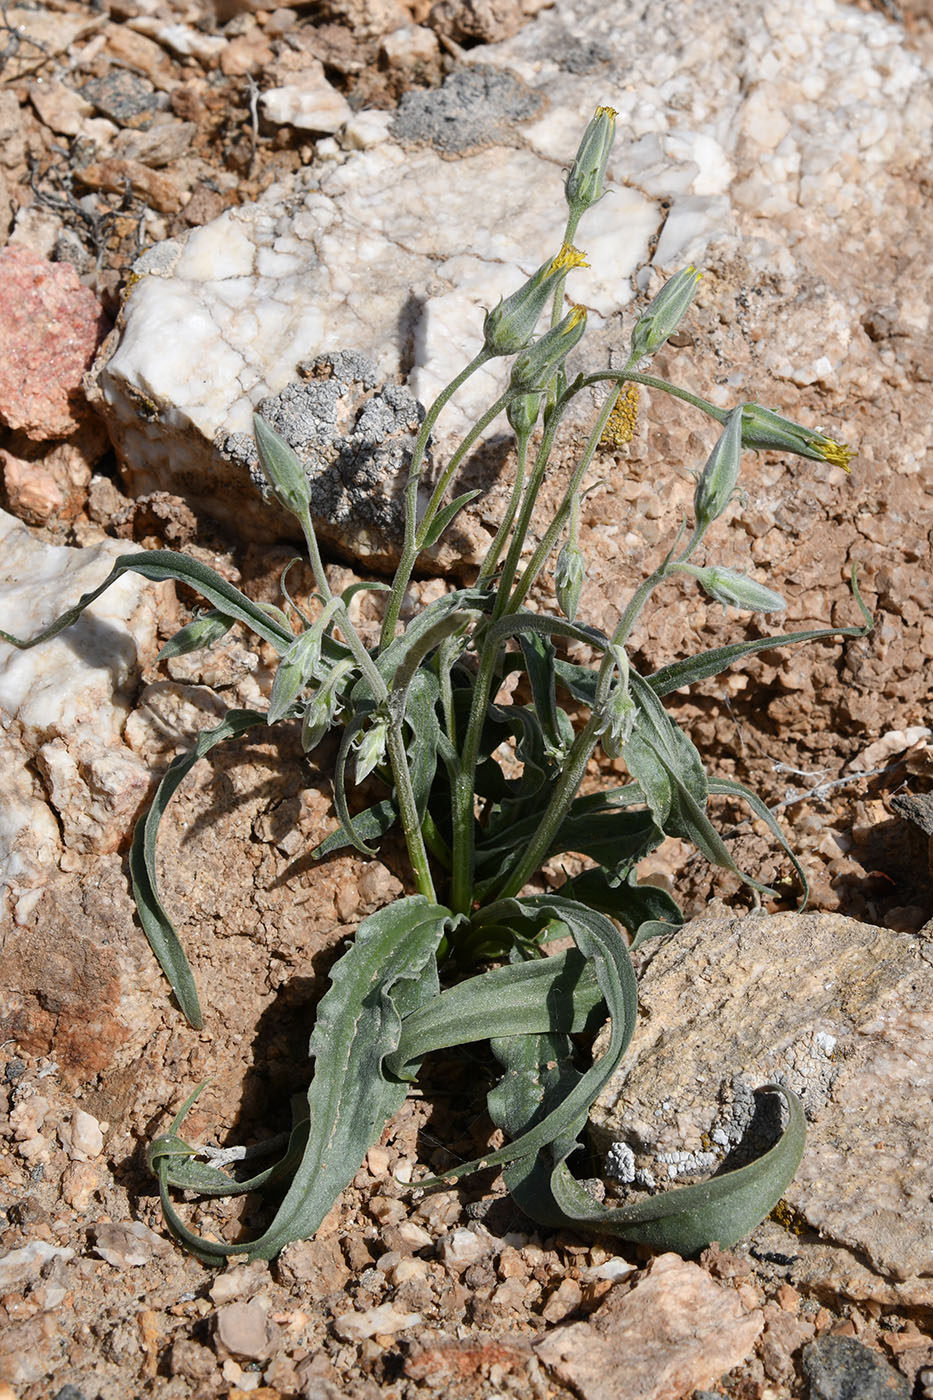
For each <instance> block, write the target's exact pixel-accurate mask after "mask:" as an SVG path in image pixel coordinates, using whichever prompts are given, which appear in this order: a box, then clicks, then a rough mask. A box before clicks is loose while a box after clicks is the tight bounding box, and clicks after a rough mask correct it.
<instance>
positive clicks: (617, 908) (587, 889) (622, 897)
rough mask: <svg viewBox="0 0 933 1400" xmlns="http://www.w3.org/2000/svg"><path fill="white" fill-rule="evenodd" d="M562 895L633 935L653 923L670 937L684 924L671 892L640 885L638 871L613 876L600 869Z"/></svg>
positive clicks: (566, 887)
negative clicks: (606, 916) (674, 930)
mask: <svg viewBox="0 0 933 1400" xmlns="http://www.w3.org/2000/svg"><path fill="white" fill-rule="evenodd" d="M558 894H560V895H562V896H563V897H564V898H565V899H576V900H579V901H580V903H581V904H585V905H586V906H587V908H589V909H599V910H600V912H601V913H603V914H608V915H609V916H610V918H613V919H618V921H619V923H620V924H622V926H623V927H624V928H626V929H628V931H629V933H630V934H632V935H635V934H637V933H638V932H639V930H640V929H641V928H642V926H643V925H644V924H645V923H646V922H649V921H650V922H658V923H660V924H662V925H663V926H664V928H665V930H666V931H667V932H668V933H670V932H672V930H673V929H675V928H678V927H679V926H680V925H681V924H682V923H683V921H684V916H683V913H682V911H681V909H680V907H679V905H678V904H677V901H676V900H674V899H672V898H671V896H670V895H669V894H668V893H667V890H662V889H659V888H658V886H657V885H640V884H639V883H638V881H637V879H636V877H635V871H634V870H628V871H627V872H624V873H623V872H613V873H610V872H609V871H607V870H605V869H604V868H603V867H602V866H601V865H597V866H595V867H594V868H593V869H592V870H584V871H583V873H582V875H576V876H575V877H574V878H573V879H572V880H568V881H567V882H566V884H563V885H561V887H560V889H559V890H558ZM643 941H644V939H642V942H643Z"/></svg>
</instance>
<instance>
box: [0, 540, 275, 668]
mask: <svg viewBox="0 0 933 1400" xmlns="http://www.w3.org/2000/svg"><path fill="white" fill-rule="evenodd" d="M128 572H132V573H136V574H141V575H142V577H143V578H147V579H149V580H150V582H152V583H166V582H168V581H169V580H174V581H175V582H176V583H186V584H188V586H189V587H190V588H193V589H195V590H196V591H197V592H198V593H200V594H201V596H202V597H203V598H206V599H207V601H208V602H209V603H213V605H214V607H215V608H216V609H217V610H218V612H221V613H223V615H224V616H225V617H231V618H233V619H235V620H236V621H237V622H245V623H246V625H247V627H251V628H252V629H253V631H254V632H255V633H256V634H257V635H258V636H260V637H262V638H263V639H264V640H265V641H267V642H271V644H272V645H273V646H274V647H275V648H276V650H277V651H284V649H285V647H287V646H288V645H289V643H290V642H291V641H292V634H291V632H289V631H287V630H286V629H285V628H284V627H281V626H278V625H276V624H275V623H274V622H273V621H272V620H271V619H270V618H269V617H268V616H267V614H266V613H265V612H264V611H263V609H262V608H261V607H260V606H259V604H258V603H253V602H251V601H250V599H249V598H247V597H246V595H245V594H243V593H241V592H240V590H239V589H238V588H234V587H233V584H232V583H228V582H227V580H226V579H223V578H221V577H220V575H219V574H218V573H216V572H215V571H214V570H213V569H211V568H208V566H207V565H206V564H202V563H201V561H200V560H199V559H189V557H188V555H187V554H175V553H174V552H173V551H172V550H170V549H151V550H147V551H144V552H143V553H142V554H121V555H120V557H119V559H118V560H117V562H116V563H115V564H114V566H113V568H112V569H111V571H110V573H109V574H108V575H107V577H106V578H105V579H104V581H103V583H101V584H99V585H98V587H97V588H94V589H92V590H91V592H90V593H84V594H82V596H81V597H80V598H79V599H78V601H77V603H75V605H74V607H72V608H68V609H67V611H65V612H63V613H61V614H60V615H59V616H58V617H57V618H56V619H55V621H54V622H52V623H50V625H49V626H48V627H45V628H43V630H42V631H41V632H37V633H36V635H35V636H34V637H30V638H28V639H25V640H24V639H23V638H20V637H14V636H13V635H12V634H11V633H9V632H2V631H0V637H2V638H3V640H4V641H5V642H9V644H10V646H14V647H16V648H17V649H18V650H20V651H27V650H28V649H29V648H30V647H35V646H39V644H40V643H41V642H47V641H50V640H51V639H52V637H57V636H58V634H59V632H63V631H64V630H65V628H66V627H70V626H71V624H72V623H73V622H77V620H78V618H79V617H80V616H81V614H82V613H83V612H84V610H85V608H88V607H90V605H91V603H93V602H94V601H95V599H97V598H99V597H100V595H101V594H102V593H104V592H105V591H106V590H107V589H108V588H109V587H110V585H111V584H112V583H116V581H117V579H118V578H120V576H121V575H122V574H125V573H128Z"/></svg>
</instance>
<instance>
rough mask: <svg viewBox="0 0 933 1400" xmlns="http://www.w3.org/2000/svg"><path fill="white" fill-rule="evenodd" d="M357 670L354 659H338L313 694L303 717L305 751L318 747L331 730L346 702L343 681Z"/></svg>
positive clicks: (303, 746)
mask: <svg viewBox="0 0 933 1400" xmlns="http://www.w3.org/2000/svg"><path fill="white" fill-rule="evenodd" d="M355 670H356V666H355V664H354V662H353V661H351V660H349V659H346V658H345V659H344V660H343V661H338V662H337V663H336V665H334V666H333V668H332V669H331V671H330V674H329V675H328V676H327V679H326V680H325V681H323V683H322V684H321V686H320V687H319V689H318V690H316V691H315V693H314V694H313V695H312V696H311V699H310V700H309V701H308V704H307V706H306V707H305V712H304V714H303V716H302V719H301V747H302V748H303V749H304V751H305V753H310V752H311V750H312V749H316V748H317V746H318V744H319V743H320V742H321V740H322V739H323V738H324V736H325V734H327V732H328V731H329V730H330V728H331V726H332V725H333V723H334V720H335V719H336V717H337V714H338V712H339V710H340V709H341V708H342V706H343V703H344V698H345V697H344V695H343V690H342V683H343V682H344V680H345V679H346V678H347V676H349V675H350V674H351V673H352V672H353V671H355Z"/></svg>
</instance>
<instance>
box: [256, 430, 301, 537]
mask: <svg viewBox="0 0 933 1400" xmlns="http://www.w3.org/2000/svg"><path fill="white" fill-rule="evenodd" d="M253 427H254V429H255V433H256V446H257V447H258V449H259V461H260V463H261V464H262V470H263V473H264V475H265V478H266V480H267V481H268V483H269V486H270V488H271V490H272V494H273V496H274V497H275V499H276V500H277V501H278V503H279V505H280V506H282V507H283V508H284V509H285V510H289V511H291V512H292V514H293V515H297V516H298V517H299V518H300V517H301V516H302V515H304V514H306V513H307V511H308V509H309V508H310V505H311V493H310V489H309V486H308V478H307V477H306V476H305V471H304V467H303V466H302V465H301V463H300V462H299V460H298V458H297V456H296V455H295V453H294V452H293V451H292V449H291V448H290V447H289V445H288V443H287V442H286V441H285V440H284V438H281V437H280V436H279V434H278V433H277V432H276V431H275V430H274V429H273V428H270V427H269V424H268V423H267V422H266V421H265V419H264V418H260V416H259V414H258V413H254V414H253Z"/></svg>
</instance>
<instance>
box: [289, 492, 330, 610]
mask: <svg viewBox="0 0 933 1400" xmlns="http://www.w3.org/2000/svg"><path fill="white" fill-rule="evenodd" d="M298 519H299V520H300V522H301V528H302V531H303V533H304V537H305V544H306V545H307V546H308V558H309V559H310V561H311V572H312V573H313V574H314V582H315V583H316V585H317V591H318V592H319V593H320V595H321V597H322V598H323V599H324V602H325V603H329V602H330V600H331V598H333V596H334V595H333V593H332V592H331V587H330V584H329V583H328V582H327V574H326V573H325V572H324V562H323V560H322V559H321V551H320V549H319V548H318V542H317V534H316V533H315V530H314V525H313V523H312V520H311V512H310V511H309V510H307V509H305V510H303V511H302V512H301V515H300V516H299V517H298Z"/></svg>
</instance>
